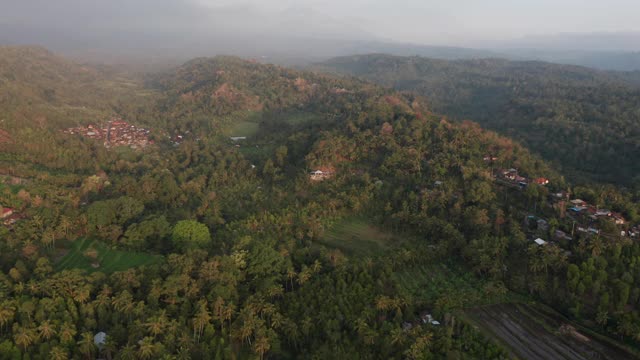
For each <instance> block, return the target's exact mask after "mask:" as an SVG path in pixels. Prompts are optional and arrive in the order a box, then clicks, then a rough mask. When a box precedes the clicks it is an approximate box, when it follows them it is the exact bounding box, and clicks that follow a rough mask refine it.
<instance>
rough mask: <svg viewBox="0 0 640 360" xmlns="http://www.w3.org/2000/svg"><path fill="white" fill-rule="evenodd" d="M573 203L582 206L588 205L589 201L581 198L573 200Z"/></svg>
mask: <svg viewBox="0 0 640 360" xmlns="http://www.w3.org/2000/svg"><path fill="white" fill-rule="evenodd" d="M571 203H572V204H573V205H574V206H580V207H582V206H585V205H587V203H586V202H585V201H584V200H581V199H575V200H571Z"/></svg>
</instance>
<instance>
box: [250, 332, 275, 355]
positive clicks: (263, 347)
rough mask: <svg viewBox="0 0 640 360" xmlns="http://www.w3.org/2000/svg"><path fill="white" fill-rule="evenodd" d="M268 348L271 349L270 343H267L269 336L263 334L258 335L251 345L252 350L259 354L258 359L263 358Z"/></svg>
mask: <svg viewBox="0 0 640 360" xmlns="http://www.w3.org/2000/svg"><path fill="white" fill-rule="evenodd" d="M269 349H271V344H270V343H269V338H267V337H266V336H265V335H261V336H259V337H258V338H257V339H256V342H255V344H254V345H253V351H255V352H256V353H257V354H258V355H260V360H262V359H264V354H266V353H267V351H269Z"/></svg>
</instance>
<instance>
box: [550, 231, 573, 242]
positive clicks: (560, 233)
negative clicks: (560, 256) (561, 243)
mask: <svg viewBox="0 0 640 360" xmlns="http://www.w3.org/2000/svg"><path fill="white" fill-rule="evenodd" d="M554 236H555V238H556V239H557V240H567V241H571V240H573V239H572V238H571V236H569V234H567V233H565V232H564V231H562V230H556V232H555V233H554Z"/></svg>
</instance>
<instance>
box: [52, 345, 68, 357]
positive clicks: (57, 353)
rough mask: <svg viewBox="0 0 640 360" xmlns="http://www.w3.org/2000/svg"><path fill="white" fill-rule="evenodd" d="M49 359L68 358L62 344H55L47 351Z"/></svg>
mask: <svg viewBox="0 0 640 360" xmlns="http://www.w3.org/2000/svg"><path fill="white" fill-rule="evenodd" d="M49 359H51V360H67V359H69V353H68V352H67V350H65V348H63V347H62V346H55V347H53V349H51V351H50V352H49Z"/></svg>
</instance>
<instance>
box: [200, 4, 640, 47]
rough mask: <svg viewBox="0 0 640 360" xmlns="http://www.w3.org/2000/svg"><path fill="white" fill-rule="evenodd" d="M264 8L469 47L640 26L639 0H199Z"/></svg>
mask: <svg viewBox="0 0 640 360" xmlns="http://www.w3.org/2000/svg"><path fill="white" fill-rule="evenodd" d="M197 1H198V2H200V3H202V4H205V5H207V6H210V7H214V8H215V7H221V6H227V5H236V6H238V5H240V4H245V5H249V6H251V7H253V8H259V9H262V10H264V11H273V12H276V11H281V10H286V9H288V8H292V7H294V8H296V7H297V8H300V7H307V8H310V9H313V10H314V11H316V12H318V13H321V14H324V15H327V16H329V17H332V18H333V19H334V20H337V21H342V22H345V23H349V24H351V25H353V26H356V27H359V28H361V29H362V30H364V31H367V32H369V33H372V34H374V35H376V36H379V37H384V38H390V39H393V40H396V41H409V42H416V43H429V44H436V43H437V44H451V43H454V44H460V45H468V44H469V43H472V42H475V41H478V40H503V39H510V38H517V37H522V36H525V35H540V34H554V33H560V32H572V33H573V32H609V31H638V30H640V17H639V16H640V1H638V0H607V1H603V0H438V1H434V0H197Z"/></svg>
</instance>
